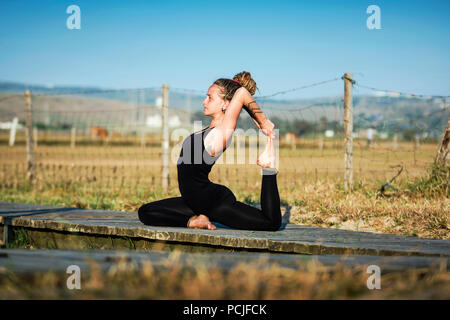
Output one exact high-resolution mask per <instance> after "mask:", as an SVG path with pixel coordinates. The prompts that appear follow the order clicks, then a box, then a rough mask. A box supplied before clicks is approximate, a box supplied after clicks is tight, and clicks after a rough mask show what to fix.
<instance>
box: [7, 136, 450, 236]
mask: <svg viewBox="0 0 450 320" xmlns="http://www.w3.org/2000/svg"><path fill="white" fill-rule="evenodd" d="M315 145H316V141H313V140H308V141H306V140H305V141H301V142H300V144H299V145H298V146H297V148H296V149H291V148H290V147H287V146H284V147H282V148H280V161H281V162H280V173H279V175H278V187H279V192H280V197H281V200H282V206H283V212H289V213H290V222H291V223H297V224H307V225H316V226H323V227H333V228H343V229H348V230H360V231H371V232H380V233H395V234H399V235H414V236H419V237H429V238H439V239H449V238H450V225H449V224H450V222H449V214H448V213H449V212H450V200H449V188H448V185H449V184H448V172H447V173H446V174H447V176H446V177H444V179H443V180H442V181H441V182H440V184H437V183H435V181H431V180H430V179H425V177H426V176H427V174H429V172H430V169H429V168H430V165H431V163H432V162H433V159H434V155H435V151H436V149H437V145H434V144H422V145H420V146H419V147H417V146H415V145H413V144H412V143H406V142H403V143H399V145H398V147H397V148H396V149H394V148H393V147H392V146H391V144H390V143H388V142H386V143H382V142H380V143H377V144H375V146H374V147H373V148H370V149H368V148H366V147H365V142H364V141H358V140H356V141H355V146H354V167H355V169H354V190H353V192H352V193H348V192H344V190H343V166H344V161H343V146H342V143H341V142H340V141H333V140H330V141H325V143H324V148H323V149H319V148H318V147H316V146H315ZM160 152H161V149H160V148H158V147H154V146H153V147H152V146H151V147H146V148H141V147H137V146H134V147H133V146H102V145H99V146H84V147H76V148H70V147H69V146H67V145H62V146H50V145H40V146H38V148H37V149H36V161H37V167H36V174H37V179H36V184H35V185H34V186H31V185H30V184H28V183H27V182H26V180H25V177H26V163H25V158H26V153H25V148H24V146H23V145H19V146H16V147H7V146H5V145H3V146H0V160H1V162H0V163H1V167H0V181H1V183H0V201H10V202H24V203H37V204H48V205H58V206H67V207H80V208H91V209H111V210H125V211H136V210H137V209H138V208H139V207H140V206H141V205H142V204H143V203H146V202H150V201H154V200H159V199H161V198H165V197H172V196H179V191H178V185H177V176H176V168H175V164H173V163H172V164H171V168H170V170H171V175H170V188H169V190H168V191H167V192H163V191H162V190H161V167H160ZM178 152H179V150H177V149H176V147H175V148H174V149H173V151H172V154H173V155H174V156H175V158H176V156H177V155H178ZM223 160H224V162H226V160H227V154H226V153H225V155H224V159H223ZM398 165H401V166H403V172H402V173H401V174H400V176H399V177H398V178H397V179H396V180H395V181H394V182H393V183H392V185H393V186H395V187H396V188H397V191H393V190H388V191H389V192H387V193H386V195H385V196H384V197H380V193H379V189H380V187H381V186H382V185H383V184H384V183H385V182H386V181H388V180H390V179H391V178H392V177H394V176H395V175H396V173H397V172H398V168H397V167H395V166H398ZM210 177H211V180H212V181H214V182H217V183H220V184H224V185H226V186H228V187H229V188H230V189H231V190H232V191H233V192H234V193H235V194H236V197H237V199H238V200H240V201H245V202H247V203H250V204H255V205H257V203H258V202H259V196H260V188H261V175H260V169H259V167H258V166H256V165H248V164H247V165H245V164H234V165H233V164H216V165H215V166H214V168H213V171H212V172H211V175H210ZM430 181H431V182H430Z"/></svg>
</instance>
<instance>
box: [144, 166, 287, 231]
mask: <svg viewBox="0 0 450 320" xmlns="http://www.w3.org/2000/svg"><path fill="white" fill-rule="evenodd" d="M276 176H277V175H276V174H272V175H263V176H262V187H261V209H262V210H259V209H258V208H255V207H252V206H249V205H247V204H245V203H242V202H239V201H236V198H235V197H234V196H233V197H227V198H226V199H225V200H224V201H223V202H222V203H221V204H220V205H218V206H217V207H213V208H211V209H210V210H208V212H205V213H203V214H204V215H206V216H208V218H209V219H210V220H211V222H219V223H221V224H223V225H225V226H228V227H231V228H235V229H244V230H266V231H276V230H278V229H279V228H280V226H281V210H280V196H279V194H278V187H277V177H276ZM138 214H139V220H141V222H142V223H144V224H146V225H151V226H166V227H187V223H188V220H189V218H190V217H192V216H193V215H195V213H194V212H193V211H192V209H191V208H189V207H188V206H187V205H186V203H185V202H184V200H183V198H182V197H175V198H169V199H163V200H159V201H155V202H150V203H147V204H144V205H143V206H142V207H140V208H139V211H138Z"/></svg>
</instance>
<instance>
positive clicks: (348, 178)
mask: <svg viewBox="0 0 450 320" xmlns="http://www.w3.org/2000/svg"><path fill="white" fill-rule="evenodd" d="M343 79H344V132H345V139H344V149H345V154H344V165H345V172H344V190H345V191H349V190H350V191H351V190H352V189H353V136H352V133H353V110H352V109H353V96H352V86H353V74H352V73H345V74H344V77H343Z"/></svg>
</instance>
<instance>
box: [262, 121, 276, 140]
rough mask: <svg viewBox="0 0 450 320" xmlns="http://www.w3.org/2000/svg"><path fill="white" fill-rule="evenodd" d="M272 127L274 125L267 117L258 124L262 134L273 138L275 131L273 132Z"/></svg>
mask: <svg viewBox="0 0 450 320" xmlns="http://www.w3.org/2000/svg"><path fill="white" fill-rule="evenodd" d="M274 128H275V125H274V124H273V123H272V121H270V120H269V119H267V118H266V119H265V120H264V122H263V123H262V124H261V125H260V129H261V130H262V131H263V132H264V134H265V135H266V136H268V137H270V138H272V139H275V132H273V129H274Z"/></svg>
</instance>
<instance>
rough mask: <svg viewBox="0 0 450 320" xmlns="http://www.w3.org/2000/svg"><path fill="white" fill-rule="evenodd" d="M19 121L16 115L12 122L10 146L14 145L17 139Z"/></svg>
mask: <svg viewBox="0 0 450 320" xmlns="http://www.w3.org/2000/svg"><path fill="white" fill-rule="evenodd" d="M18 122H19V119H18V118H17V117H14V119H13V121H12V123H11V131H10V133H9V146H10V147H12V146H14V142H15V141H16V130H17V123H18Z"/></svg>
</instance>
